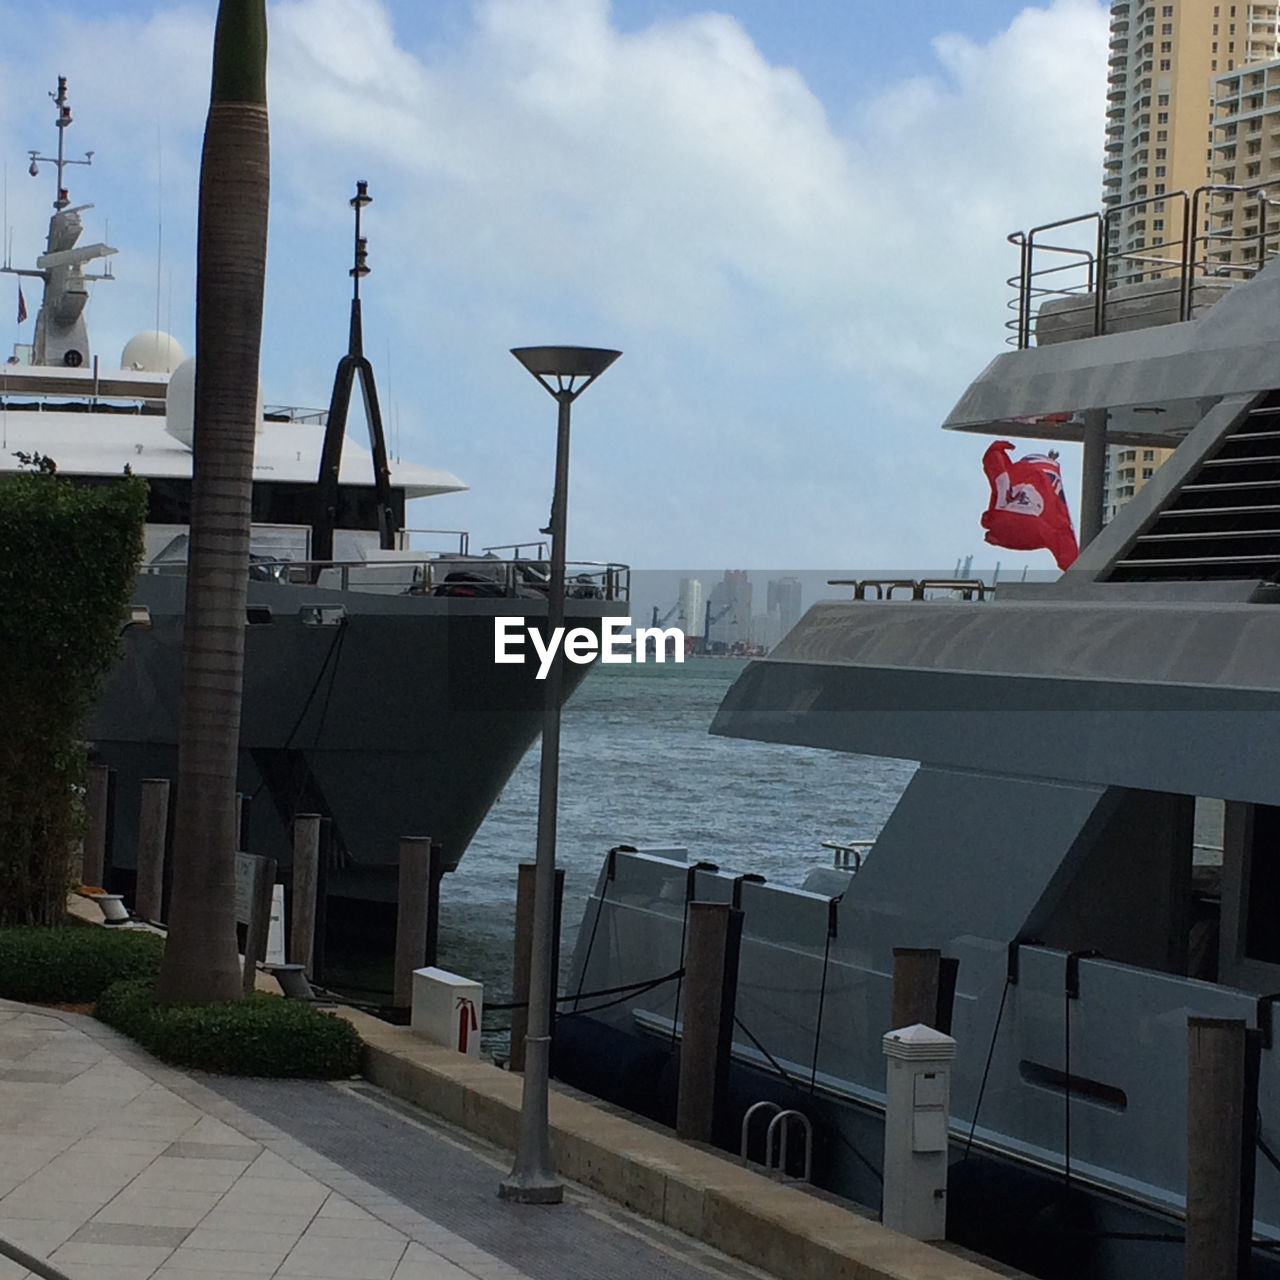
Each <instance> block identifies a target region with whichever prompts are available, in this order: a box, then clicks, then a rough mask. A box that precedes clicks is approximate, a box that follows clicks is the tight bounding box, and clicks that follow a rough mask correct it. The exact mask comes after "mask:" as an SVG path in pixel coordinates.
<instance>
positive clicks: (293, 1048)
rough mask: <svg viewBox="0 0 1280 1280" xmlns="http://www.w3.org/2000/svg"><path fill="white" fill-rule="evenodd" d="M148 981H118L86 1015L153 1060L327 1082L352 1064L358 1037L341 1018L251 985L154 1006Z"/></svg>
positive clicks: (233, 1072) (348, 1070)
mask: <svg viewBox="0 0 1280 1280" xmlns="http://www.w3.org/2000/svg"><path fill="white" fill-rule="evenodd" d="M153 988H154V984H153V983H152V982H151V981H150V979H136V980H133V981H128V982H118V983H116V984H115V985H114V986H112V987H109V988H108V989H107V990H106V991H105V992H103V994H102V998H101V999H100V1000H99V1001H98V1004H97V1007H96V1008H95V1009H94V1015H95V1016H96V1017H98V1018H100V1019H101V1020H102V1021H103V1022H105V1023H107V1025H108V1026H112V1027H115V1028H116V1029H117V1030H118V1031H123V1032H124V1033H125V1035H127V1036H131V1037H132V1038H133V1039H135V1040H136V1041H138V1043H139V1044H141V1045H142V1046H143V1047H144V1048H145V1049H149V1050H150V1051H151V1052H152V1053H154V1054H155V1055H156V1057H157V1058H161V1059H163V1060H164V1061H165V1062H168V1063H172V1064H173V1065H174V1066H176V1067H195V1068H197V1069H198V1070H201V1071H216V1072H219V1073H221V1074H223V1075H236V1076H294V1077H309V1078H313V1079H321V1080H331V1079H335V1078H338V1077H342V1076H349V1075H354V1074H355V1073H356V1072H357V1071H358V1070H359V1068H360V1037H359V1036H358V1035H357V1034H356V1031H355V1028H354V1027H353V1026H352V1025H351V1024H350V1023H349V1022H346V1021H344V1020H343V1019H342V1018H336V1017H333V1016H331V1015H329V1014H327V1013H321V1012H320V1010H319V1009H316V1008H314V1007H313V1006H311V1005H309V1004H304V1003H302V1002H301V1001H296V1000H285V999H282V998H281V997H280V996H273V995H268V994H266V993H265V992H261V991H255V992H252V993H250V994H249V995H247V996H245V997H244V998H243V999H241V1000H234V1001H230V1002H228V1003H225V1004H202V1005H172V1004H157V1003H156V1000H155V996H154V990H153Z"/></svg>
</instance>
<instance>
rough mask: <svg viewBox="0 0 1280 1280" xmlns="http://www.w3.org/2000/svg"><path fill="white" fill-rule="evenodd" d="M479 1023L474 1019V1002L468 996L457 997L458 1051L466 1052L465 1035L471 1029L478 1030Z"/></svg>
mask: <svg viewBox="0 0 1280 1280" xmlns="http://www.w3.org/2000/svg"><path fill="white" fill-rule="evenodd" d="M479 1029H480V1024H479V1023H478V1022H477V1021H476V1006H475V1002H474V1001H473V1000H471V999H470V998H469V997H468V996H459V997H458V1052H459V1053H466V1051H467V1036H468V1034H469V1033H470V1032H472V1031H478V1030H479Z"/></svg>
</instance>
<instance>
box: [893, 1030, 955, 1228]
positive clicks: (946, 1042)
mask: <svg viewBox="0 0 1280 1280" xmlns="http://www.w3.org/2000/svg"><path fill="white" fill-rule="evenodd" d="M883 1046H884V1056H885V1057H886V1058H887V1059H888V1064H887V1079H886V1081H885V1122H884V1209H883V1211H882V1213H881V1221H882V1222H883V1223H884V1225H885V1226H886V1227H892V1228H893V1230H895V1231H901V1232H902V1233H903V1234H904V1235H909V1236H914V1237H915V1238H916V1239H917V1240H944V1239H946V1235H947V1133H948V1130H949V1128H950V1099H951V1060H952V1058H954V1057H955V1056H956V1042H955V1041H954V1040H953V1039H952V1038H951V1037H950V1036H947V1035H943V1034H942V1032H941V1031H935V1030H934V1029H933V1028H932V1027H926V1026H924V1025H923V1024H922V1023H917V1024H916V1025H915V1026H913V1027H903V1028H901V1029H900V1030H897V1031H890V1032H889V1033H888V1034H887V1035H886V1036H885V1037H884V1040H883Z"/></svg>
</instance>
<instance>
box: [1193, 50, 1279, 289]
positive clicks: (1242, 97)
mask: <svg viewBox="0 0 1280 1280" xmlns="http://www.w3.org/2000/svg"><path fill="white" fill-rule="evenodd" d="M1210 142H1211V149H1210V157H1211V158H1210V161H1209V172H1210V175H1211V179H1212V181H1213V182H1214V183H1216V184H1219V185H1221V186H1233V187H1242V188H1245V189H1244V190H1241V191H1216V192H1214V193H1213V194H1212V196H1211V199H1210V202H1209V222H1210V227H1209V230H1210V233H1211V236H1212V238H1211V240H1210V241H1209V244H1208V259H1209V263H1208V265H1209V270H1210V271H1212V272H1215V273H1219V274H1221V275H1223V276H1225V277H1227V278H1228V279H1233V278H1234V279H1240V278H1241V277H1247V276H1249V275H1252V273H1253V272H1254V270H1256V268H1257V266H1258V264H1259V261H1260V260H1263V259H1265V258H1267V257H1269V256H1270V255H1272V254H1274V253H1275V252H1276V248H1277V235H1276V233H1277V232H1278V231H1280V208H1277V206H1276V205H1275V203H1274V201H1273V200H1271V199H1270V191H1269V190H1268V188H1267V186H1265V185H1263V184H1271V186H1272V187H1274V185H1275V183H1276V182H1277V181H1280V60H1278V59H1277V58H1276V57H1275V56H1274V55H1273V57H1272V59H1271V61H1269V62H1265V63H1262V64H1261V65H1251V66H1247V67H1243V68H1237V69H1235V70H1234V71H1225V72H1221V73H1219V74H1218V75H1216V76H1215V77H1214V78H1213V133H1212V136H1211V138H1210ZM1249 188H1252V190H1250V189H1249Z"/></svg>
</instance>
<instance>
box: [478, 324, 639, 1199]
mask: <svg viewBox="0 0 1280 1280" xmlns="http://www.w3.org/2000/svg"><path fill="white" fill-rule="evenodd" d="M511 354H512V355H513V356H515V358H516V359H517V360H519V361H520V363H521V364H522V365H524V367H525V368H526V369H528V371H529V372H530V373H531V374H533V376H534V377H535V378H537V380H538V381H539V382H540V383H542V385H543V386H544V387H545V388H546V389H547V391H549V392H550V393H551V396H552V397H553V398H554V400H555V401H556V403H557V404H558V405H559V407H560V413H559V419H558V423H557V430H556V479H555V488H554V490H553V491H552V497H551V581H550V583H549V585H548V590H547V634H548V640H549V638H550V636H552V635H554V634H555V630H556V628H557V627H563V626H564V559H565V555H564V536H565V517H566V514H567V508H568V504H569V408H570V406H571V405H572V404H573V402H574V401H575V400H576V399H577V398H578V397H579V396H580V395H581V394H582V393H583V392H584V391H585V390H586V389H587V388H588V387H589V386H590V385H591V384H592V383H593V382H594V381H595V380H596V379H597V378H598V377H599V376H600V375H601V374H602V373H603V372H604V371H605V370H606V369H607V368H608V367H609V366H610V365H611V364H612V363H613V362H614V361H615V360H616V359H617V358H618V357H619V356H620V355H621V354H622V352H620V351H604V350H600V349H598V348H595V347H517V348H515V349H514V350H513V351H512V352H511ZM563 662H564V653H563V650H561V649H558V650H557V651H556V654H555V657H554V658H553V659H552V662H551V669H550V670H549V671H548V672H547V678H546V680H545V682H544V684H543V702H542V757H541V766H540V771H539V781H538V849H537V857H536V867H535V871H534V877H533V886H534V887H533V937H532V939H531V948H532V954H531V956H530V963H529V1015H528V1032H527V1034H526V1036H525V1046H526V1048H525V1060H524V1062H525V1065H524V1092H523V1095H522V1098H521V1104H520V1144H519V1146H518V1148H517V1150H516V1160H515V1164H514V1165H513V1166H512V1169H511V1172H510V1174H508V1176H507V1178H506V1179H505V1180H504V1181H503V1182H502V1184H501V1185H500V1186H499V1188H498V1195H499V1196H501V1197H502V1199H504V1200H514V1201H517V1202H518V1203H521V1204H559V1203H560V1201H561V1200H562V1199H563V1197H564V1185H563V1183H561V1181H560V1179H559V1178H558V1177H557V1176H556V1172H555V1170H554V1168H552V1165H551V1146H550V1142H549V1140H548V1137H547V1082H548V1078H549V1075H550V1064H551V1012H552V1003H553V997H554V993H555V984H556V975H555V974H554V973H552V972H551V956H552V951H553V944H554V937H553V933H554V927H555V925H554V915H555V907H554V898H555V871H556V807H557V802H558V795H559V790H560V690H561V687H562V685H563V676H564V667H563Z"/></svg>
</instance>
